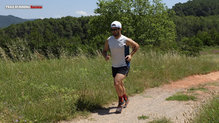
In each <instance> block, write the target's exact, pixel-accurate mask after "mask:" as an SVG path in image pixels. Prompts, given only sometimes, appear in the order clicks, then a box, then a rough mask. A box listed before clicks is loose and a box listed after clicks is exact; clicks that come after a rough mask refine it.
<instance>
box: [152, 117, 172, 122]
mask: <svg viewBox="0 0 219 123" xmlns="http://www.w3.org/2000/svg"><path fill="white" fill-rule="evenodd" d="M149 123H172V122H171V121H170V120H169V119H167V118H166V117H163V118H161V119H156V120H153V121H151V122H149Z"/></svg>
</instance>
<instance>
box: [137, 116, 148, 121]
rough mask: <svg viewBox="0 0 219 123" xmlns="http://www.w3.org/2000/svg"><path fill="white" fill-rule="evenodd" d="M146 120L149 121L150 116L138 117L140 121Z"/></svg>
mask: <svg viewBox="0 0 219 123" xmlns="http://www.w3.org/2000/svg"><path fill="white" fill-rule="evenodd" d="M146 119H149V116H145V115H141V116H138V120H146Z"/></svg>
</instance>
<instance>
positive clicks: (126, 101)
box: [124, 97, 129, 108]
mask: <svg viewBox="0 0 219 123" xmlns="http://www.w3.org/2000/svg"><path fill="white" fill-rule="evenodd" d="M128 104H129V99H128V97H127V99H126V100H125V106H124V108H126V107H127V105H128Z"/></svg>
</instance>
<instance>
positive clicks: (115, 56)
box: [108, 35, 130, 68]
mask: <svg viewBox="0 0 219 123" xmlns="http://www.w3.org/2000/svg"><path fill="white" fill-rule="evenodd" d="M127 39H128V38H127V37H126V36H124V35H121V36H120V38H118V39H116V38H115V37H114V36H110V37H109V38H108V44H109V49H110V52H111V57H112V66H113V67H116V68H118V67H124V66H128V67H129V66H130V62H128V61H126V59H125V57H126V56H127V55H129V46H127V45H126V41H127Z"/></svg>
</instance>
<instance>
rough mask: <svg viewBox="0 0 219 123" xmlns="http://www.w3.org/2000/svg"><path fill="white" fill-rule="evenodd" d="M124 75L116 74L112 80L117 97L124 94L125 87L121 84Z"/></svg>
mask: <svg viewBox="0 0 219 123" xmlns="http://www.w3.org/2000/svg"><path fill="white" fill-rule="evenodd" d="M125 77H126V76H125V75H123V74H116V76H115V78H114V86H115V88H116V92H117V95H118V96H120V97H121V96H123V95H124V94H125V87H124V83H123V79H125Z"/></svg>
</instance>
